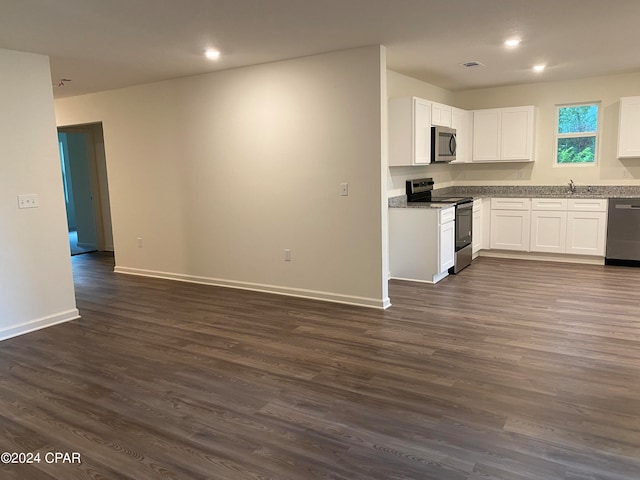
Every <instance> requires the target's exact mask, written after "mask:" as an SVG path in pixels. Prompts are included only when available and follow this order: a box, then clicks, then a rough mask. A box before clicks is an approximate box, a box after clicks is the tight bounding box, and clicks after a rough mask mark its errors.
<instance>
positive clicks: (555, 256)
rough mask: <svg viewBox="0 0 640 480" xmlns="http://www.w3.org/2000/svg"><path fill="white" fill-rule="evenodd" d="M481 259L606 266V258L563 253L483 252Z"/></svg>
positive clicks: (481, 252) (480, 254)
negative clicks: (491, 258) (509, 259)
mask: <svg viewBox="0 0 640 480" xmlns="http://www.w3.org/2000/svg"><path fill="white" fill-rule="evenodd" d="M479 256H480V257H493V258H512V259H514V260H538V261H541V262H564V263H581V264H584V265H604V257H596V256H589V255H566V254H562V253H538V252H515V251H507V250H481V251H480V252H479Z"/></svg>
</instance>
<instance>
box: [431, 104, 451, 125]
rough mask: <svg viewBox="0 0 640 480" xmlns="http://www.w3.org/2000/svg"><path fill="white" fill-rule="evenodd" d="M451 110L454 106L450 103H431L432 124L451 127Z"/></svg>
mask: <svg viewBox="0 0 640 480" xmlns="http://www.w3.org/2000/svg"><path fill="white" fill-rule="evenodd" d="M451 112H452V108H451V107H450V106H449V105H443V104H442V103H435V102H433V103H432V104H431V125H437V126H439V127H451V126H452V125H451ZM453 128H455V127H453Z"/></svg>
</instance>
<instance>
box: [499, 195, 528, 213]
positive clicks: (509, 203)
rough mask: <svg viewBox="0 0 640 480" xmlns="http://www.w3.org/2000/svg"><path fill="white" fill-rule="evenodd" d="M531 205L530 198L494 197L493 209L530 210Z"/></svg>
mask: <svg viewBox="0 0 640 480" xmlns="http://www.w3.org/2000/svg"><path fill="white" fill-rule="evenodd" d="M530 207H531V199H530V198H492V199H491V209H492V210H494V209H495V210H529V209H530Z"/></svg>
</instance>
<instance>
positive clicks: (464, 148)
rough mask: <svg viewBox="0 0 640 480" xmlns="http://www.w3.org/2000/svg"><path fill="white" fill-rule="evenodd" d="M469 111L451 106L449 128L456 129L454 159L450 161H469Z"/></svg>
mask: <svg viewBox="0 0 640 480" xmlns="http://www.w3.org/2000/svg"><path fill="white" fill-rule="evenodd" d="M471 118H472V117H471V112H469V111H467V110H462V109H461V108H456V107H451V128H455V129H456V145H457V147H456V159H455V161H454V162H452V163H467V162H470V161H471Z"/></svg>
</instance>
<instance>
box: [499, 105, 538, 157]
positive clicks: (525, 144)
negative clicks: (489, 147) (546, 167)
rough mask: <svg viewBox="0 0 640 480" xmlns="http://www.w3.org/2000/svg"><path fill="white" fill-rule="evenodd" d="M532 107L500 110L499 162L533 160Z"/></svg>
mask: <svg viewBox="0 0 640 480" xmlns="http://www.w3.org/2000/svg"><path fill="white" fill-rule="evenodd" d="M533 130H534V107H532V106H526V107H512V108H503V109H502V137H501V152H502V155H501V160H504V161H512V160H532V159H533Z"/></svg>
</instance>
